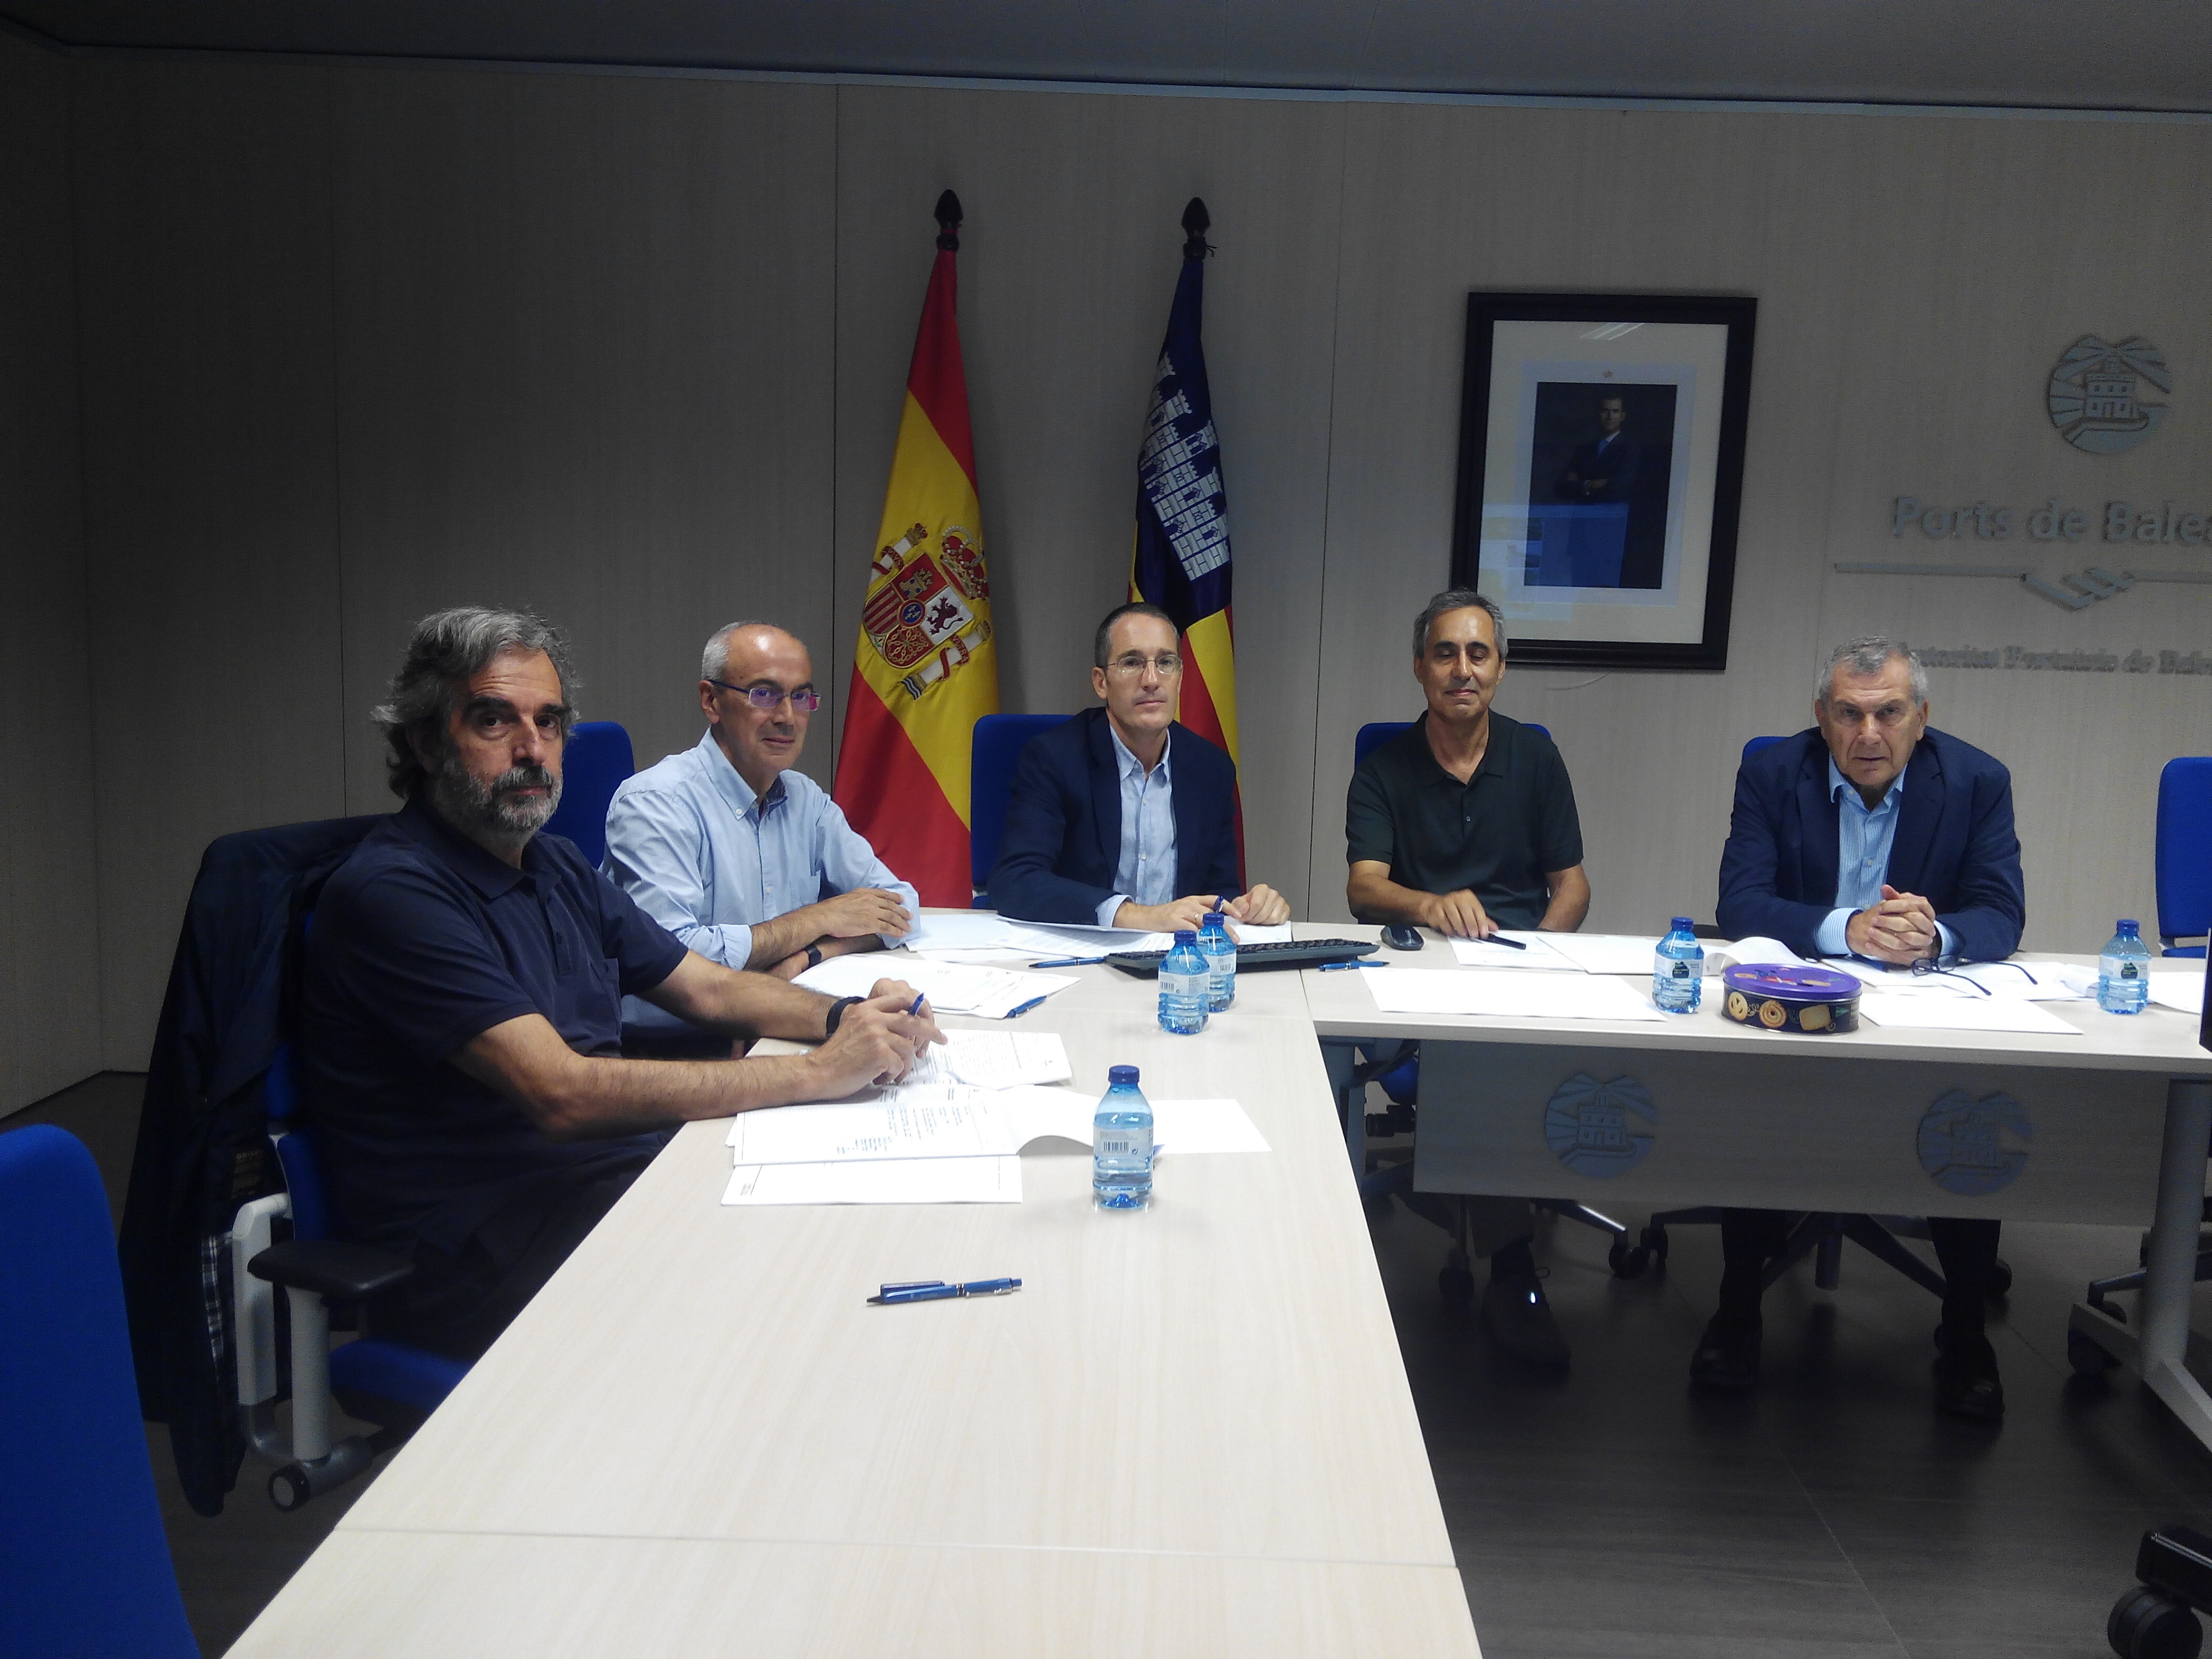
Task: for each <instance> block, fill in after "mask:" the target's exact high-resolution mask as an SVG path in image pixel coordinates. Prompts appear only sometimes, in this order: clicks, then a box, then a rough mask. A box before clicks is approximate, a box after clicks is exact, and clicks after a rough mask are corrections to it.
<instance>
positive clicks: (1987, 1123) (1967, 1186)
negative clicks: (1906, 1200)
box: [1919, 1089, 2035, 1198]
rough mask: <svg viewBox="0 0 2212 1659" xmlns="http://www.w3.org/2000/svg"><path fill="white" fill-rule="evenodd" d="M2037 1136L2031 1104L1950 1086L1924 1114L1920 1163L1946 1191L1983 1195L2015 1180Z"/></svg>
mask: <svg viewBox="0 0 2212 1659" xmlns="http://www.w3.org/2000/svg"><path fill="white" fill-rule="evenodd" d="M2033 1139H2035V1126H2034V1125H2033V1124H2032V1123H2030V1122H2029V1121H2027V1108H2026V1107H2025V1106H2023V1105H2021V1103H2019V1102H2018V1101H2016V1100H2015V1099H2014V1098H2013V1097H2011V1096H2010V1095H2008V1094H2004V1093H2002V1092H2000V1093H1996V1094H1990V1095H1984V1096H1983V1097H1981V1098H1980V1099H1979V1100H1976V1099H1975V1098H1973V1097H1972V1096H1971V1095H1969V1094H1968V1093H1967V1092H1966V1091H1965V1090H1964V1089H1947V1090H1945V1091H1943V1092H1942V1094H1940V1095H1938V1096H1937V1097H1936V1103H1935V1104H1934V1105H1932V1106H1930V1107H1929V1109H1927V1111H1926V1112H1925V1113H1923V1115H1922V1116H1921V1119H1920V1135H1919V1146H1920V1167H1921V1168H1922V1169H1923V1170H1926V1171H1927V1172H1928V1176H1929V1179H1930V1180H1931V1181H1933V1182H1935V1183H1936V1185H1937V1186H1938V1187H1941V1188H1942V1189H1943V1190H1944V1191H1945V1192H1947V1193H1953V1194H1957V1195H1958V1196H1959V1197H1960V1198H1979V1197H1980V1196H1982V1195H1983V1194H1985V1193H1993V1192H1996V1190H1997V1189H1998V1188H2002V1187H2008V1186H2010V1185H2011V1184H2012V1182H2013V1181H2014V1179H2015V1177H2016V1176H2018V1175H2019V1174H2020V1172H2021V1170H2024V1169H2026V1168H2027V1145H2026V1144H2025V1143H2027V1142H2028V1141H2031V1140H2033Z"/></svg>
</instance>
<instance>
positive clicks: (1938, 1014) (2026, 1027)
mask: <svg viewBox="0 0 2212 1659" xmlns="http://www.w3.org/2000/svg"><path fill="white" fill-rule="evenodd" d="M1859 1013H1860V1015H1861V1017H1862V1018H1867V1019H1870V1020H1872V1021H1873V1022H1874V1023H1875V1024H1877V1025H1885V1026H1887V1027H1889V1028H1890V1029H1891V1030H1908V1031H2046V1032H2048V1033H2050V1034H2051V1036H2081V1028H2080V1027H2079V1026H2077V1025H2069V1024H2067V1023H2066V1022H2065V1021H2064V1020H2063V1019H2061V1018H2058V1016H2057V1015H2056V1014H2054V1013H2052V1012H2050V1011H2049V1010H2048V1009H2045V1008H2043V1007H2040V1006H2038V1005H2037V1004H2035V1003H2033V1002H2029V1001H2027V1000H2025V999H2024V998H2021V997H1975V996H1962V997H1915V996H1905V997H1900V996H1891V995H1888V994H1886V993H1880V992H1874V991H1869V992H1868V993H1867V994H1865V995H1864V996H1863V997H1861V998H1860V999H1859Z"/></svg>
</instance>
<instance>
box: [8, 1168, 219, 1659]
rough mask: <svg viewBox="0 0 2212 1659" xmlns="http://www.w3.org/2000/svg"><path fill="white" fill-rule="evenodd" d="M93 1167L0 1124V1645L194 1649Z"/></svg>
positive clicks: (192, 1652)
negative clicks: (156, 1492) (165, 1531)
mask: <svg viewBox="0 0 2212 1659" xmlns="http://www.w3.org/2000/svg"><path fill="white" fill-rule="evenodd" d="M112 1225H113V1224H112V1222H111V1221H110V1219H109V1218H108V1210H107V1197H106V1194H105V1192H103V1191H102V1189H101V1188H100V1172H99V1170H97V1169H95V1168H94V1164H93V1161H92V1154H91V1153H89V1152H86V1151H85V1149H84V1146H83V1144H82V1142H80V1141H79V1140H78V1139H76V1137H75V1136H74V1135H71V1134H70V1133H67V1132H66V1131H64V1130H61V1129H58V1128H55V1127H53V1126H52V1125H51V1124H36V1125H33V1127H29V1128H27V1129H16V1130H14V1131H11V1132H9V1133H5V1134H0V1469H4V1470H5V1471H6V1474H5V1476H4V1478H0V1653H10V1654H16V1653H20V1654H64V1653H128V1654H131V1655H143V1656H148V1659H167V1656H179V1659H182V1656H187V1655H189V1656H191V1659H197V1656H198V1653H199V1648H198V1645H197V1644H196V1643H195V1642H194V1641H193V1640H192V1633H191V1626H189V1625H187V1624H186V1623H185V1604H184V1601H183V1598H182V1597H180V1596H179V1595H178V1594H177V1580H176V1574H175V1572H174V1571H173V1569H172V1568H171V1566H170V1565H169V1546H168V1541H167V1539H166V1538H165V1537H164V1535H163V1534H162V1530H161V1508H160V1505H159V1504H158V1503H157V1502H156V1500H155V1496H154V1471H153V1466H152V1465H151V1464H150V1463H149V1462H148V1461H147V1455H146V1431H145V1429H144V1426H143V1425H142V1424H141V1422H140V1420H139V1416H138V1390H137V1386H136V1385H135V1383H133V1381H132V1377H131V1343H130V1339H129V1337H128V1335H127V1334H125V1326H124V1318H123V1278H122V1274H121V1273H120V1271H119V1270H118V1267H117V1264H116V1258H115V1237H114V1233H113V1231H112Z"/></svg>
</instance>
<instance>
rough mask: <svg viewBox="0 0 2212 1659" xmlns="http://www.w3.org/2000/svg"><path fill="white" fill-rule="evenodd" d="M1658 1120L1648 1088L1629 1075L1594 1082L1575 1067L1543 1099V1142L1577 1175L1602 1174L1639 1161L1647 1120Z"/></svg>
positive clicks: (1646, 1147)
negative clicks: (1574, 1070) (1545, 1100)
mask: <svg viewBox="0 0 2212 1659" xmlns="http://www.w3.org/2000/svg"><path fill="white" fill-rule="evenodd" d="M1658 1121H1659V1109H1658V1107H1656V1105H1654V1104H1653V1103H1652V1101H1651V1091H1650V1090H1649V1089H1646V1088H1645V1087H1644V1085H1642V1084H1641V1083H1638V1081H1637V1080H1636V1079H1634V1078H1632V1077H1628V1076H1625V1075H1624V1076H1621V1077H1616V1078H1611V1079H1607V1081H1605V1082H1603V1083H1600V1082H1599V1081H1598V1080H1597V1079H1595V1078H1594V1077H1592V1076H1591V1075H1590V1074H1589V1073H1588V1072H1577V1073H1575V1074H1574V1075H1573V1076H1572V1077H1571V1078H1569V1079H1567V1080H1566V1081H1565V1083H1562V1084H1561V1085H1559V1087H1558V1088H1557V1089H1555V1090H1553V1091H1552V1097H1551V1099H1550V1100H1549V1101H1547V1103H1545V1106H1544V1144H1545V1145H1546V1146H1549V1147H1550V1148H1551V1149H1552V1151H1553V1152H1555V1153H1556V1154H1558V1156H1559V1162H1560V1163H1562V1164H1565V1165H1566V1166H1567V1168H1569V1169H1570V1170H1573V1171H1574V1172H1575V1173H1576V1174H1577V1175H1581V1176H1596V1177H1598V1178H1599V1179H1600V1180H1605V1179H1608V1178H1610V1177H1611V1176H1618V1175H1626V1174H1627V1173H1628V1172H1629V1171H1630V1170H1632V1169H1634V1168H1635V1167H1636V1166H1637V1165H1638V1164H1641V1163H1642V1162H1644V1154H1645V1153H1646V1152H1650V1150H1651V1139H1652V1137H1651V1135H1650V1126H1652V1125H1656V1123H1657V1122H1658Z"/></svg>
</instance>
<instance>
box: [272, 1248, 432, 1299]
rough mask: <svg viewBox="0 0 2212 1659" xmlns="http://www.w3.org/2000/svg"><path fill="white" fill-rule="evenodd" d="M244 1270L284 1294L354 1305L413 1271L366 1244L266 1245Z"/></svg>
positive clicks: (411, 1265)
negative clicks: (309, 1293)
mask: <svg viewBox="0 0 2212 1659" xmlns="http://www.w3.org/2000/svg"><path fill="white" fill-rule="evenodd" d="M414 1271H415V1264H414V1263H413V1262H411V1261H408V1260H407V1259H406V1257H404V1256H401V1255H393V1254H392V1252H391V1251H389V1250H380V1249H373V1248H372V1247H370V1246H368V1245H366V1244H348V1243H344V1242H343V1240H340V1239H335V1238H315V1239H301V1238H295V1239H293V1240H291V1241H290V1242H289V1243H283V1244H272V1245H270V1247H269V1248H268V1249H265V1250H264V1251H262V1252H261V1254H260V1255H257V1256H255V1257H254V1258H253V1259H252V1261H249V1262H247V1263H246V1272H248V1273H252V1275H253V1276H254V1277H255V1278H256V1279H267V1280H268V1281H269V1282H270V1284H272V1285H283V1286H284V1288H285V1289H287V1290H293V1291H313V1292H314V1293H315V1294H316V1295H318V1296H319V1297H322V1298H323V1299H324V1300H325V1301H327V1302H359V1301H362V1300H363V1299H364V1298H366V1297H372V1296H374V1295H375V1294H376V1293H377V1292H378V1291H388V1290H390V1289H391V1288H392V1286H393V1285H397V1284H398V1283H399V1282H400V1281H401V1280H402V1279H405V1278H406V1277H408V1275H409V1274H410V1273H413V1272H414Z"/></svg>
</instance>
